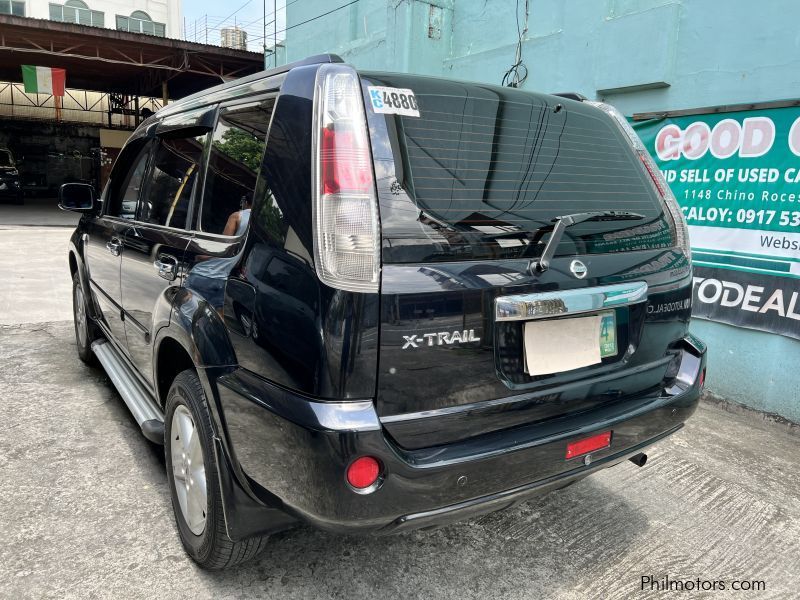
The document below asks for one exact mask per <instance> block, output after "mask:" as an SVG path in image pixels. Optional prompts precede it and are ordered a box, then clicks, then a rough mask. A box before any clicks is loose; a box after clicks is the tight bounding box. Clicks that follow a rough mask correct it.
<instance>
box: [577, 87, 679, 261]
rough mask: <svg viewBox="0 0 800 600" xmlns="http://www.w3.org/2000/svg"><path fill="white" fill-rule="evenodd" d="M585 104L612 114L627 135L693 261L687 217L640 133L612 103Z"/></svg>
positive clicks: (675, 233)
mask: <svg viewBox="0 0 800 600" xmlns="http://www.w3.org/2000/svg"><path fill="white" fill-rule="evenodd" d="M584 104H590V105H592V106H594V107H596V108H599V109H600V110H602V111H603V112H604V113H606V114H608V115H609V116H611V117H612V118H613V119H614V121H615V122H616V124H617V125H618V126H619V128H620V129H621V130H622V132H623V133H624V134H625V137H627V138H628V141H629V143H630V145H631V146H632V147H633V149H634V150H635V151H636V154H637V155H638V156H639V160H641V161H642V166H643V167H644V170H645V171H646V172H647V174H648V175H649V176H650V177H649V178H650V182H651V183H652V185H653V189H654V190H655V192H656V194H658V196H659V198H661V201H662V202H663V203H664V206H665V208H666V209H667V212H668V213H669V215H670V217H671V221H672V229H673V233H674V235H675V242H676V244H677V245H678V247H679V248H681V250H683V254H684V255H685V256H686V260H688V261H689V262H690V263H691V260H692V251H691V247H690V245H689V228H688V227H687V226H686V219H685V218H684V216H683V212H682V211H681V207H680V206H679V205H678V201H677V200H676V199H675V194H673V193H672V190H671V189H670V187H669V184H668V183H667V182H666V180H665V179H664V176H663V175H662V174H661V171H660V170H659V168H658V165H657V164H656V162H655V161H654V160H653V157H652V156H650V153H649V152H648V151H647V148H645V146H644V144H643V143H642V140H641V139H639V136H638V135H636V132H635V131H634V130H633V127H631V126H630V124H629V123H628V120H627V119H626V118H625V117H624V116H623V115H622V113H621V112H619V111H618V110H617V109H616V108H614V107H613V106H611V105H610V104H606V103H605V102H592V101H589V100H585V101H584Z"/></svg>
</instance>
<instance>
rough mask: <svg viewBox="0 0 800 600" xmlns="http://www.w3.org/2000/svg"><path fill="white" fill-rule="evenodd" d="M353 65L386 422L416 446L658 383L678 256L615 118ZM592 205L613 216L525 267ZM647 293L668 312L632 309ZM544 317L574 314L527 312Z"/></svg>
mask: <svg viewBox="0 0 800 600" xmlns="http://www.w3.org/2000/svg"><path fill="white" fill-rule="evenodd" d="M362 79H363V85H364V97H365V104H366V108H367V115H368V120H369V124H370V135H371V137H372V151H373V157H374V161H375V171H376V181H377V187H378V196H379V203H380V217H381V228H382V237H383V248H382V262H383V267H382V283H381V285H382V287H381V298H382V308H381V319H382V324H381V350H380V365H381V366H380V372H379V381H378V393H377V408H378V412H379V414H380V415H381V418H382V421H383V423H384V426H385V427H386V428H387V430H388V431H389V433H390V434H392V435H393V436H394V437H395V439H396V440H397V441H398V442H399V443H400V444H401V445H403V446H405V447H421V446H430V445H436V444H440V443H446V442H450V441H454V440H458V439H463V438H466V437H471V436H475V435H479V434H483V433H488V432H490V431H494V430H497V429H504V428H508V427H513V426H516V425H521V424H525V423H532V422H539V421H545V420H548V419H554V418H559V417H564V416H566V415H570V414H576V413H578V412H583V411H587V410H591V409H594V408H597V407H600V406H604V405H607V404H608V403H612V402H624V401H629V400H633V399H635V398H639V397H645V396H647V395H650V396H652V395H654V394H657V393H658V390H659V389H660V388H659V386H660V385H661V384H662V381H663V380H664V377H665V375H666V371H667V367H668V363H669V361H670V358H671V356H670V353H669V345H670V343H671V342H673V341H674V340H676V339H678V338H679V337H680V336H681V335H682V334H683V332H685V330H686V326H687V324H688V318H689V312H690V305H689V298H690V281H689V275H690V266H689V263H688V261H687V260H686V257H685V256H684V255H683V253H682V251H680V250H679V249H677V248H675V247H674V246H675V236H674V233H673V228H674V224H673V223H672V221H671V217H670V216H669V214H668V213H667V211H666V210H665V207H664V205H663V203H662V201H661V198H660V197H659V196H658V195H657V193H656V192H655V191H654V188H653V185H652V182H651V181H650V180H649V175H648V174H647V172H646V171H645V170H644V169H643V168H642V165H641V162H640V160H639V158H638V156H637V155H636V154H635V152H634V151H633V149H632V148H631V146H630V144H629V143H628V141H627V140H626V138H625V137H624V135H623V133H622V132H621V131H620V130H619V128H618V127H617V126H616V124H615V123H614V122H613V121H612V120H611V119H610V118H608V117H607V116H606V115H605V114H604V113H602V112H601V111H600V110H598V109H596V108H594V107H591V106H587V105H584V104H582V103H580V102H574V101H571V100H566V99H563V98H556V97H552V96H545V95H537V94H531V93H525V92H521V91H519V90H513V89H509V88H498V87H493V86H482V85H475V84H465V83H458V82H451V81H443V80H437V79H432V78H419V77H413V76H403V75H379V74H362ZM375 92H377V93H378V94H379V96H378V99H379V100H382V101H383V106H380V107H379V106H376V104H374V102H375V100H374V97H375ZM384 94H388V96H384ZM392 94H394V95H395V96H396V98H397V99H396V100H395V99H394V97H393V96H392ZM404 96H405V98H406V103H407V104H408V106H409V107H411V108H410V109H404V107H403V105H402V100H403V97H404ZM411 96H413V99H412V97H411ZM386 105H388V106H389V107H390V108H389V110H387V108H386ZM392 106H395V107H396V108H397V110H396V111H393V110H392V109H391V107H392ZM393 112H395V113H399V114H392V113H393ZM416 113H418V114H416ZM608 211H615V212H616V213H617V214H622V213H624V214H626V215H628V216H629V218H627V217H626V218H624V219H621V220H617V219H616V218H614V217H609V218H606V219H604V220H586V221H584V222H580V223H577V224H575V225H572V226H570V227H568V228H567V229H566V230H565V232H564V235H563V237H562V238H561V240H560V242H558V243H557V244H555V246H554V250H555V252H554V254H555V258H554V259H553V260H552V262H551V264H550V265H549V268H548V269H547V270H545V271H544V272H538V271H537V269H536V264H537V259H538V258H539V257H540V256H541V255H542V252H543V250H544V247H545V246H546V244H547V242H548V241H549V238H550V234H551V232H552V229H553V226H554V223H555V221H556V220H557V219H558V218H560V217H565V216H568V215H576V214H583V213H587V212H604V213H607V212H608ZM631 215H632V216H631ZM648 288H649V289H648ZM659 298H666V299H669V300H670V301H674V302H675V304H674V305H673V306H676V307H677V306H680V310H676V311H674V312H673V313H671V314H670V315H669V316H668V318H665V319H662V320H660V321H656V320H654V319H650V318H648V315H647V302H648V301H650V302H652V301H653V300H654V299H655V300H658V299H659ZM678 301H679V303H678ZM500 306H505V307H508V306H516V307H517V308H519V309H520V310H521V311H522V312H521V313H520V314H518V315H517V316H516V317H512V318H509V315H508V314H506V313H502V314H501V311H500V308H499V307H500ZM520 315H521V316H520ZM579 317H581V318H583V320H582V321H580V322H577V323H576V322H575V321H576V319H578V318H579ZM553 319H559V320H561V319H565V320H568V321H572V322H570V323H568V322H566V321H565V322H562V323H559V324H558V326H557V327H556V328H555V329H552V328H548V326H546V325H545V326H541V325H539V324H537V323H533V321H548V320H553ZM587 328H588V329H587ZM566 331H572V332H573V334H572V335H567V336H564V335H563V333H564V332H566ZM526 332H527V336H526ZM587 332H588V333H587ZM587 336H588V337H587ZM580 339H582V340H583V342H584V344H583V346H584V347H580V345H579V344H578V345H575V346H574V347H573V346H569V347H570V351H569V352H566V353H562V354H564V356H563V357H562V359H560V361H555V362H554V361H552V360H550V359H551V358H552V356H553V355H556V354H558V351H559V350H560V349H561V348H563V347H566V346H567V345H571V344H573V343H575V342H576V340H580ZM587 344H588V347H586V346H587ZM580 352H584V353H585V354H586V356H584V358H583V359H581V360H578V359H577V358H576V357H577V355H578V354H580ZM587 357H588V358H587ZM526 358H527V359H532V360H530V361H529V360H526ZM540 364H549V365H550V366H547V367H542V368H543V369H544V370H545V372H542V371H541V369H540V368H539V365H540Z"/></svg>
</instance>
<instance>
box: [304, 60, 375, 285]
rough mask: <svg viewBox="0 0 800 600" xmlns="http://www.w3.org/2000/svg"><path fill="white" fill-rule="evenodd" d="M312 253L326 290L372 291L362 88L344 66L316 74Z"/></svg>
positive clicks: (371, 188)
mask: <svg viewBox="0 0 800 600" xmlns="http://www.w3.org/2000/svg"><path fill="white" fill-rule="evenodd" d="M314 107H315V113H316V117H315V119H316V130H315V134H314V154H315V174H314V179H315V181H314V191H315V193H314V195H315V197H314V254H315V263H316V270H317V274H318V275H319V278H320V279H321V280H322V281H323V282H325V283H326V284H328V285H330V286H331V287H335V288H339V289H343V290H349V291H353V292H377V291H378V281H379V277H380V225H379V223H378V202H377V198H376V195H375V177H374V175H373V170H372V154H371V152H370V147H369V137H368V132H367V121H366V116H365V114H364V101H363V99H362V96H361V85H360V82H359V78H358V75H357V74H356V72H355V71H354V70H353V69H352V68H351V67H348V66H346V65H323V66H322V67H320V68H319V71H318V72H317V83H316V97H315V103H314Z"/></svg>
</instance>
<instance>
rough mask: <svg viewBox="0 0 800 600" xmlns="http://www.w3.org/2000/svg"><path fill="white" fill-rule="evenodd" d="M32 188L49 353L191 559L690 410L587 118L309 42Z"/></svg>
mask: <svg viewBox="0 0 800 600" xmlns="http://www.w3.org/2000/svg"><path fill="white" fill-rule="evenodd" d="M60 196H61V197H60V202H61V205H62V206H63V207H65V208H70V209H72V210H78V211H79V212H82V213H83V217H82V218H81V221H80V223H79V225H78V227H77V229H76V231H75V233H74V235H73V236H72V239H71V243H70V248H69V265H70V273H71V276H72V279H73V289H74V296H73V300H74V313H75V332H76V340H77V348H78V354H79V356H80V358H81V359H82V360H84V361H87V362H91V361H92V360H95V359H98V360H99V361H100V363H102V365H103V367H104V368H105V369H106V372H107V373H108V376H109V378H110V379H111V381H112V382H113V383H114V385H115V386H116V388H117V389H118V391H119V393H120V395H121V396H122V398H123V399H124V401H125V402H126V403H127V405H128V406H129V408H130V410H131V412H132V414H133V416H134V418H135V419H136V421H137V422H138V423H139V425H140V426H141V429H142V432H143V433H144V435H145V436H146V437H147V438H148V439H150V440H152V441H153V442H156V443H159V444H164V447H165V448H164V451H165V457H166V468H167V473H168V478H169V487H170V492H171V495H172V504H173V508H174V510H175V518H176V523H177V529H178V532H179V534H180V538H181V540H182V542H183V545H184V547H185V548H186V551H187V552H188V554H189V555H190V556H191V557H192V558H193V559H194V560H195V561H197V562H198V563H199V564H200V565H202V566H204V567H208V568H221V567H226V566H229V565H232V564H235V563H237V562H240V561H242V560H245V559H247V558H250V557H251V556H254V555H255V554H256V553H257V552H258V551H259V550H260V549H261V548H262V547H263V544H264V542H265V540H266V538H267V536H268V535H269V534H270V533H272V532H274V531H277V530H280V529H284V528H287V527H291V526H292V525H293V524H295V523H298V522H305V523H311V524H313V525H315V526H318V527H321V528H324V529H327V530H330V531H334V532H345V533H369V534H376V535H383V534H389V533H394V532H401V531H407V530H410V529H415V528H427V527H431V526H435V525H441V524H444V523H448V522H450V521H453V520H457V519H462V518H465V517H468V516H473V515H477V514H481V513H485V512H490V511H494V510H499V509H502V508H506V507H508V506H510V505H512V504H514V503H517V502H520V501H523V500H526V499H528V498H530V497H531V496H533V495H536V494H541V493H544V492H547V491H550V490H555V489H557V488H561V487H564V486H566V485H569V484H571V483H573V482H575V481H577V480H579V479H581V478H583V477H586V476H587V475H590V474H591V473H594V472H596V471H597V470H599V469H603V468H606V467H610V466H612V465H616V464H618V463H621V462H623V461H626V460H628V459H631V460H632V461H633V462H635V463H636V464H637V465H640V466H641V465H642V464H644V461H645V459H646V456H645V455H644V454H643V450H645V449H646V448H647V447H648V446H650V445H651V444H653V443H654V442H657V441H659V440H661V439H663V438H664V437H666V436H668V435H670V434H672V433H674V432H676V431H678V430H679V429H680V428H681V427H682V426H683V424H684V422H685V421H686V419H687V418H688V417H689V416H690V415H691V414H692V413H693V411H694V410H695V408H696V406H697V402H698V398H699V395H700V391H701V389H702V386H703V381H704V376H705V365H706V362H705V360H706V359H705V352H706V349H705V346H704V344H703V343H702V342H701V341H699V340H698V339H697V338H695V337H693V336H692V335H690V334H689V332H688V328H689V320H690V315H691V297H692V292H691V290H692V268H691V262H690V254H689V241H688V237H687V228H686V224H685V222H684V220H683V217H682V215H681V212H680V209H679V207H678V206H677V203H676V202H675V199H674V197H673V196H672V194H671V192H670V191H669V188H668V187H667V185H666V184H665V183H664V180H663V178H662V176H661V174H660V172H659V171H658V169H657V168H656V167H655V166H654V164H653V162H652V160H651V159H650V158H649V156H648V155H647V153H646V152H645V151H644V148H643V147H642V146H641V143H640V142H639V141H638V138H636V135H635V134H634V133H633V132H632V130H631V129H630V127H629V126H628V124H627V122H626V121H625V119H624V118H623V117H622V116H621V115H620V114H619V113H618V112H616V111H615V110H614V109H613V108H611V107H610V106H608V105H605V104H601V103H597V102H589V101H586V100H585V99H583V98H581V97H580V96H577V95H569V97H565V96H552V95H545V94H537V93H530V92H523V91H521V90H517V89H511V88H502V87H496V86H490V85H482V84H477V83H465V82H458V81H450V80H446V79H438V78H432V77H420V76H413V75H399V74H386V73H376V72H368V71H356V70H355V69H354V68H352V67H350V66H348V65H345V64H342V63H341V60H340V59H338V57H335V56H328V55H326V56H320V57H315V58H311V59H308V60H306V61H303V62H300V63H294V64H291V65H288V66H285V67H281V68H279V69H276V70H272V71H267V72H263V73H259V74H257V75H253V76H251V77H247V78H244V79H241V80H238V81H233V82H229V83H226V84H224V85H221V86H218V87H215V88H212V89H210V90H207V91H205V92H202V93H200V94H196V95H194V96H190V97H188V98H186V99H183V100H181V101H178V102H175V103H173V104H170V105H169V106H168V107H166V108H164V109H162V110H160V111H159V112H158V113H156V114H155V115H154V116H152V117H151V118H149V119H148V120H146V121H145V122H144V123H142V125H141V126H140V127H139V128H138V129H137V130H136V132H134V134H133V135H132V136H131V138H130V140H129V141H128V143H127V144H126V146H125V147H124V149H123V150H122V151H121V153H120V156H119V158H118V160H117V161H116V164H115V165H114V168H113V170H112V172H111V176H110V180H109V183H108V185H107V186H106V187H105V189H104V190H103V192H102V194H100V197H99V198H95V194H94V190H93V189H92V188H91V186H88V185H85V184H66V185H64V186H63V187H62V188H61V194H60Z"/></svg>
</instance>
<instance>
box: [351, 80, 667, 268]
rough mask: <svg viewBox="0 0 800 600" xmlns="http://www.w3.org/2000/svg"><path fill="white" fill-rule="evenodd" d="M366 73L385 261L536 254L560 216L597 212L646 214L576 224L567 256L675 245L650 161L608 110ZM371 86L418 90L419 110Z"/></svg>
mask: <svg viewBox="0 0 800 600" xmlns="http://www.w3.org/2000/svg"><path fill="white" fill-rule="evenodd" d="M362 81H363V87H364V94H365V105H366V111H367V116H368V121H369V125H370V136H371V141H372V152H373V156H374V159H375V171H376V180H377V184H378V197H379V202H380V210H381V227H382V232H383V238H384V239H383V246H384V248H383V260H384V262H390V263H391V262H429V261H448V260H477V259H486V258H521V257H531V258H534V257H536V256H538V255H539V254H541V251H542V248H543V245H544V243H546V241H547V238H548V233H549V229H547V228H548V226H552V222H553V219H555V218H556V217H559V216H563V215H569V214H575V213H583V212H589V211H622V212H627V213H635V215H638V216H637V217H635V219H633V220H622V221H586V222H583V223H579V224H576V225H574V226H572V227H570V228H568V229H567V230H566V233H565V234H564V236H563V238H562V241H561V243H560V244H559V246H558V248H557V249H556V255H557V256H558V255H573V254H592V253H594V254H597V253H607V252H620V251H629V250H639V249H641V250H644V249H652V248H663V247H669V246H672V233H671V230H670V226H669V222H668V221H667V218H668V217H666V216H665V214H664V211H663V207H662V204H661V201H660V199H659V198H658V197H657V196H656V195H655V193H654V192H653V190H652V185H651V184H650V182H649V181H648V180H647V179H646V178H647V177H648V176H647V174H646V173H645V172H644V170H643V169H642V167H641V164H640V162H639V159H638V158H637V157H636V155H635V153H634V152H633V151H632V150H631V148H630V147H629V145H628V144H627V142H626V140H625V139H624V137H623V134H622V133H621V132H620V131H619V129H618V128H617V127H616V125H615V124H614V123H613V121H611V120H610V118H609V117H607V116H606V115H605V114H603V113H601V112H600V111H599V110H597V109H595V108H593V107H590V106H587V105H584V104H581V103H579V102H574V101H571V100H566V99H562V98H556V97H552V96H545V95H538V94H532V93H528V92H522V91H520V90H514V89H510V88H501V87H494V86H483V85H479V84H468V83H461V82H454V81H447V80H441V79H434V78H426V77H416V76H405V75H397V74H391V75H386V74H372V73H362ZM370 86H384V87H393V88H401V89H410V90H412V91H413V93H414V96H415V99H416V105H417V106H418V109H419V116H418V117H417V116H410V115H403V116H400V115H395V114H384V113H376V112H375V110H374V109H373V107H372V104H371V101H370V90H369V87H370ZM383 91H385V90H383ZM407 103H408V102H407ZM413 103H414V101H413V100H411V101H410V103H409V106H412V105H413ZM406 112H408V111H406ZM543 229H544V230H543Z"/></svg>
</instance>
